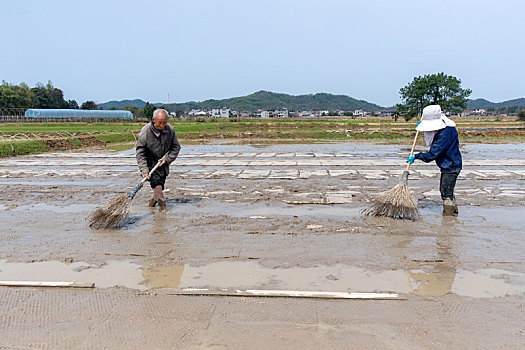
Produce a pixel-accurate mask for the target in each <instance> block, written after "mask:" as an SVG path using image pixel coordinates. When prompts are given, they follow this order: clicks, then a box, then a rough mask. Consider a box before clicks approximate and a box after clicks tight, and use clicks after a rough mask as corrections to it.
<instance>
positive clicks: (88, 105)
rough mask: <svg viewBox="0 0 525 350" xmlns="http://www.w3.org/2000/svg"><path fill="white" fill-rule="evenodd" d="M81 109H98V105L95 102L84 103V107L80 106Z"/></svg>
mask: <svg viewBox="0 0 525 350" xmlns="http://www.w3.org/2000/svg"><path fill="white" fill-rule="evenodd" d="M80 109H91V110H94V109H98V106H97V104H96V103H95V102H94V101H86V102H84V103H82V106H80Z"/></svg>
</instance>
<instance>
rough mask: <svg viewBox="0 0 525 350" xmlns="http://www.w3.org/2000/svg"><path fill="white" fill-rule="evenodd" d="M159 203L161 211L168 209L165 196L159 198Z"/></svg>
mask: <svg viewBox="0 0 525 350" xmlns="http://www.w3.org/2000/svg"><path fill="white" fill-rule="evenodd" d="M158 203H159V211H160V212H162V213H164V212H166V211H167V210H168V208H167V207H166V201H165V200H164V198H159V200H158Z"/></svg>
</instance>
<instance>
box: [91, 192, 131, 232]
mask: <svg viewBox="0 0 525 350" xmlns="http://www.w3.org/2000/svg"><path fill="white" fill-rule="evenodd" d="M130 203H131V199H130V198H129V197H128V195H126V194H124V195H122V196H120V197H116V198H113V199H111V200H109V201H108V202H106V204H104V205H103V206H101V207H99V208H97V209H96V210H95V211H93V212H92V213H91V214H90V215H89V221H90V222H89V226H90V227H92V228H94V229H97V230H99V229H107V228H115V227H117V225H118V224H119V223H120V222H121V221H122V220H124V219H126V218H127V217H128V215H129V207H130Z"/></svg>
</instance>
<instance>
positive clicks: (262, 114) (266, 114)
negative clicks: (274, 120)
mask: <svg viewBox="0 0 525 350" xmlns="http://www.w3.org/2000/svg"><path fill="white" fill-rule="evenodd" d="M257 116H258V117H261V118H270V112H268V111H260V112H259V113H257Z"/></svg>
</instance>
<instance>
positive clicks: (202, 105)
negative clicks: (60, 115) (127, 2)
mask: <svg viewBox="0 0 525 350" xmlns="http://www.w3.org/2000/svg"><path fill="white" fill-rule="evenodd" d="M127 105H132V106H135V107H140V108H143V107H144V106H145V105H146V102H145V101H143V100H141V99H135V100H122V101H109V102H104V103H100V104H99V105H98V106H99V107H101V108H103V109H110V108H111V107H115V108H123V107H124V106H127ZM154 105H155V106H162V105H163V104H162V103H154ZM514 106H519V107H523V108H525V98H518V99H514V100H508V101H504V102H490V101H488V100H486V99H483V98H478V99H475V100H468V101H467V108H468V109H480V108H482V109H489V108H499V107H514ZM222 107H227V108H232V109H236V110H247V111H255V110H257V109H266V110H272V109H280V108H288V109H289V110H292V111H294V110H295V111H297V110H304V111H305V110H329V111H334V110H344V111H354V110H356V109H363V110H365V111H371V110H375V111H381V110H384V109H386V107H381V106H379V105H377V104H374V103H370V102H367V101H364V100H357V99H355V98H352V97H350V96H346V95H332V94H328V93H317V94H309V95H298V96H294V95H288V94H281V93H275V92H271V91H262V90H261V91H257V92H255V93H253V94H250V95H247V96H240V97H232V98H227V99H223V100H206V101H202V102H195V101H190V102H185V103H170V104H169V105H168V108H169V110H170V111H190V110H191V109H211V108H222Z"/></svg>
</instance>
